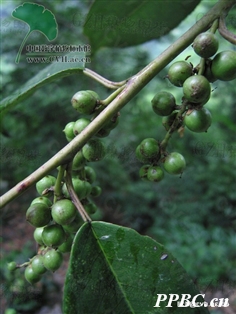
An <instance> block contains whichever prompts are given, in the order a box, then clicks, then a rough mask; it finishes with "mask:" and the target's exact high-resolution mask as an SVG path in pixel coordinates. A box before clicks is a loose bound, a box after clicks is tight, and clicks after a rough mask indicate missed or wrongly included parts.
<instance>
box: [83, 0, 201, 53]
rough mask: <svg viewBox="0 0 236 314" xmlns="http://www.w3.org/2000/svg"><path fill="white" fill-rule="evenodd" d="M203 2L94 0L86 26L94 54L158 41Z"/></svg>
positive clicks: (85, 31) (196, 0) (197, 0)
mask: <svg viewBox="0 0 236 314" xmlns="http://www.w3.org/2000/svg"><path fill="white" fill-rule="evenodd" d="M199 2H200V0H195V1H186V0H181V1H180V0H174V1H173V0H172V1H169V0H168V1H166V0H154V1H146V0H142V1H139V0H130V1H127V0H120V1H104V0H95V1H94V3H93V5H92V7H91V9H90V11H89V14H88V16H87V18H86V21H85V25H84V33H85V35H87V36H88V37H89V39H90V44H91V46H92V49H93V52H94V51H96V50H97V49H98V48H100V47H104V46H107V47H127V46H132V45H138V44H141V43H143V42H146V41H149V40H151V39H157V38H159V37H161V36H163V35H165V34H167V33H169V32H170V31H171V30H172V29H173V28H175V27H176V26H177V25H178V24H179V23H180V22H181V21H182V20H183V19H184V18H185V17H186V16H187V15H188V14H189V13H191V12H192V11H193V10H194V8H195V7H196V6H197V5H198V3H199Z"/></svg>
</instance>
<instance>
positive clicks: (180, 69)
mask: <svg viewBox="0 0 236 314" xmlns="http://www.w3.org/2000/svg"><path fill="white" fill-rule="evenodd" d="M192 73H193V69H192V66H191V65H190V64H189V63H188V62H186V61H176V62H174V63H173V64H172V65H171V66H170V68H169V71H168V75H167V77H168V79H169V80H170V82H171V83H172V84H173V85H175V86H177V87H182V86H183V84H184V82H185V81H186V79H187V78H188V77H190V76H191V75H192Z"/></svg>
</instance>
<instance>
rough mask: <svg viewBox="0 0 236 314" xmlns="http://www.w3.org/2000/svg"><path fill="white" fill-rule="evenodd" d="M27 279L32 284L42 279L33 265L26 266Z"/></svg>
mask: <svg viewBox="0 0 236 314" xmlns="http://www.w3.org/2000/svg"><path fill="white" fill-rule="evenodd" d="M25 279H26V280H27V281H28V282H29V283H30V284H34V283H36V282H38V281H39V280H40V279H41V275H39V274H37V273H35V272H34V271H33V269H32V266H31V265H28V266H27V267H26V268H25Z"/></svg>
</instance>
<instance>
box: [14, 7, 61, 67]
mask: <svg viewBox="0 0 236 314" xmlns="http://www.w3.org/2000/svg"><path fill="white" fill-rule="evenodd" d="M12 16H13V17H14V18H16V19H18V20H21V21H23V22H25V23H26V24H28V25H29V31H28V33H27V34H26V36H25V38H24V39H23V42H22V44H21V46H20V49H19V51H18V54H17V57H16V63H18V62H19V59H20V55H21V51H22V49H23V47H24V44H25V42H26V40H27V38H28V37H29V35H30V33H32V32H33V31H38V32H40V33H42V34H43V35H44V36H46V38H47V39H48V40H49V41H51V40H54V39H56V37H57V33H58V25H57V21H56V18H55V16H54V14H53V13H52V12H51V11H49V10H47V9H45V7H44V6H43V5H39V4H36V3H31V2H25V3H23V4H22V5H19V6H18V7H17V8H16V9H15V10H14V11H13V12H12Z"/></svg>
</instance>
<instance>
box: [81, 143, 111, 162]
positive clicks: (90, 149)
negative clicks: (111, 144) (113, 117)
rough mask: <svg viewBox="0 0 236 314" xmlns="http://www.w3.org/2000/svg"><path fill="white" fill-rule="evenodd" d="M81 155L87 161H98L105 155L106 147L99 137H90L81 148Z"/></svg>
mask: <svg viewBox="0 0 236 314" xmlns="http://www.w3.org/2000/svg"><path fill="white" fill-rule="evenodd" d="M82 152H83V155H84V157H85V159H86V160H87V161H99V160H101V159H103V158H104V157H105V154H106V149H105V146H104V144H103V142H102V141H101V140H99V139H95V138H94V139H91V140H90V141H88V143H86V144H85V145H84V147H83V148H82Z"/></svg>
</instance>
